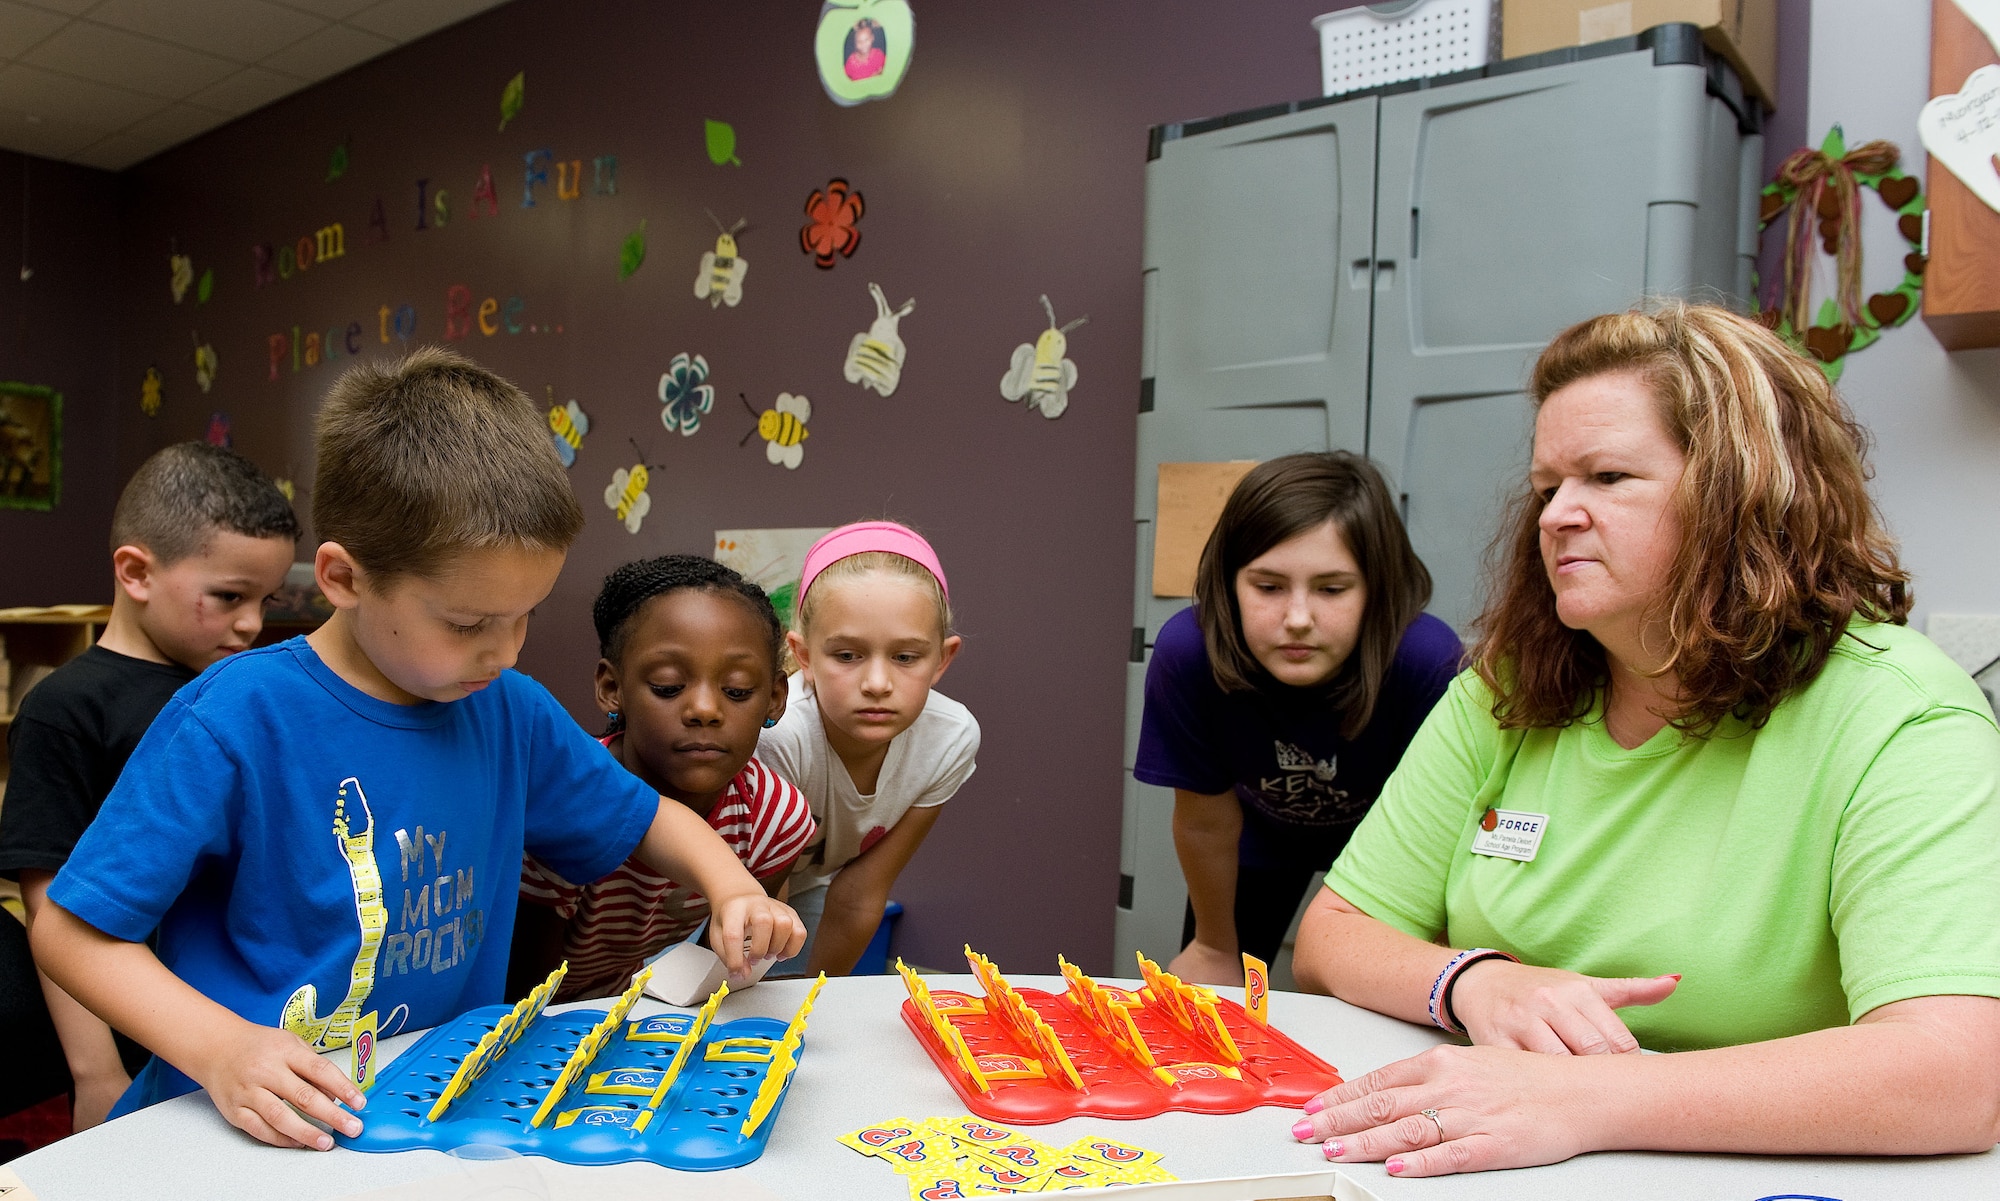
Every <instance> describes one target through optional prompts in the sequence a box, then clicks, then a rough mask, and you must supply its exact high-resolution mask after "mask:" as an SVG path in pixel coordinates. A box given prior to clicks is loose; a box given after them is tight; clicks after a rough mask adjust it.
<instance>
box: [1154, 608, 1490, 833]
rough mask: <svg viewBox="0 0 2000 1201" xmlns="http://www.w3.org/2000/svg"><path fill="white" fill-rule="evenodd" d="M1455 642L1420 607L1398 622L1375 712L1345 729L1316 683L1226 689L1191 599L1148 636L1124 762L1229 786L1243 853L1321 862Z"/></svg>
mask: <svg viewBox="0 0 2000 1201" xmlns="http://www.w3.org/2000/svg"><path fill="white" fill-rule="evenodd" d="M1463 653H1464V648H1463V647H1461V646H1460V645H1459V641H1458V635H1456V634H1454V633H1452V631H1451V627H1450V626H1448V625H1446V624H1445V623H1444V622H1442V621H1440V620H1438V619H1437V618H1435V617H1432V616H1431V615H1430V614H1428V613H1423V614H1419V615H1418V617H1417V619H1416V620H1415V621H1413V622H1411V623H1410V628H1409V629H1407V630H1405V631H1404V632H1403V641H1402V643H1401V644H1400V645H1399V646H1398V647H1397V648H1396V658H1395V661H1394V662H1393V663H1391V664H1390V667H1389V674H1388V675H1387V676H1386V677H1384V679H1383V681H1382V691H1381V694H1380V695H1379V696H1378V697H1377V699H1376V702H1375V712H1374V715H1373V716H1371V717H1370V718H1369V721H1368V725H1367V727H1366V728H1364V729H1363V730H1362V731H1361V733H1360V735H1359V736H1358V737H1356V738H1355V739H1353V740H1352V741H1349V740H1348V739H1345V738H1342V737H1341V736H1340V714H1339V713H1338V712H1337V711H1336V710H1335V709H1334V708H1333V707H1332V705H1330V704H1329V703H1328V702H1327V701H1326V700H1325V699H1324V698H1323V697H1321V696H1319V695H1318V694H1316V693H1314V692H1312V691H1309V690H1305V689H1294V688H1289V687H1285V686H1282V685H1270V686H1267V687H1266V688H1263V689H1259V690H1257V691H1253V692H1236V693H1225V692H1223V691H1222V689H1221V688H1219V687H1217V686H1216V683H1215V676H1214V674H1213V673H1212V672H1211V671H1210V670H1209V665H1208V648H1207V647H1206V646H1205V645H1204V644H1203V642H1202V637H1201V625H1200V624H1199V623H1198V622H1196V621H1195V616H1194V609H1193V608H1192V607H1189V608H1186V609H1183V610H1181V611H1180V612H1179V613H1176V614H1174V615H1173V616H1172V617H1170V618H1168V619H1167V622H1166V624H1165V625H1163V626H1161V627H1160V635H1159V637H1158V638H1157V639H1155V640H1154V643H1153V661H1152V662H1151V663H1150V664H1149V665H1148V666H1147V668H1146V709H1145V716H1144V717H1143V718H1142V719H1141V721H1140V726H1139V757H1138V762H1137V764H1136V765H1135V767H1134V768H1133V773H1132V774H1133V775H1135V776H1137V777H1138V778H1139V779H1140V780H1142V781H1144V782H1145V783H1147V784H1157V785H1159V786H1161V787H1163V788H1182V789H1186V790H1187V791H1189V792H1197V793H1202V794H1204V795H1209V796H1213V795H1215V794H1217V793H1223V792H1228V791H1230V790H1231V789H1234V790H1235V792H1236V796H1237V798H1238V799H1239V800H1241V801H1242V802H1243V839H1242V843H1241V850H1240V858H1241V861H1242V862H1243V863H1245V864H1250V865H1256V866H1270V867H1275V866H1281V865H1293V866H1304V867H1313V868H1318V867H1323V866H1325V865H1326V864H1327V863H1330V862H1331V861H1332V857H1333V855H1334V854H1335V853H1336V852H1338V851H1339V849H1340V848H1341V847H1342V846H1343V845H1345V844H1346V842H1347V836H1348V835H1349V834H1351V833H1353V832H1354V827H1355V825H1356V824H1357V823H1359V822H1360V821H1361V818H1362V817H1363V816H1364V815H1365V814H1366V813H1367V812H1368V807H1369V806H1370V805H1372V804H1374V803H1375V798H1376V797H1377V796H1379V795H1381V792H1382V783H1383V781H1385V780H1387V779H1388V778H1389V773H1390V772H1392V771H1394V770H1395V769H1396V764H1397V762H1398V761H1399V760H1401V759H1402V757H1403V748H1405V747H1407V746H1409V745H1410V739H1411V738H1413V737H1415V736H1416V733H1417V727H1418V726H1420V725H1422V724H1423V721H1424V718H1425V717H1426V716H1427V715H1428V714H1429V713H1430V711H1431V706H1433V705H1435V704H1436V703H1437V701H1438V698H1439V697H1441V696H1443V695H1444V690H1445V686H1446V685H1447V684H1449V683H1450V682H1451V679H1452V677H1453V676H1455V675H1457V674H1458V670H1459V660H1460V657H1461V656H1462V654H1463Z"/></svg>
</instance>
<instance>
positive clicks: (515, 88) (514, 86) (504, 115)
mask: <svg viewBox="0 0 2000 1201" xmlns="http://www.w3.org/2000/svg"><path fill="white" fill-rule="evenodd" d="M527 100H528V73H527V72H526V71H516V72H515V73H514V78H512V79H510V80H508V81H507V86H506V87H504V88H502V89H500V132H501V133H505V132H507V122H509V121H512V120H513V119H514V118H516V117H518V116H520V115H521V106H522V105H523V104H526V103H527Z"/></svg>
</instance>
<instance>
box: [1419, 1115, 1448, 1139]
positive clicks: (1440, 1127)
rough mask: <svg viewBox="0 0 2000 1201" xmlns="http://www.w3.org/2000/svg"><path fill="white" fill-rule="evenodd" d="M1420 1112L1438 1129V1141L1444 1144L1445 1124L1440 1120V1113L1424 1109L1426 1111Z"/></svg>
mask: <svg viewBox="0 0 2000 1201" xmlns="http://www.w3.org/2000/svg"><path fill="white" fill-rule="evenodd" d="M1418 1112H1419V1113H1421V1114H1423V1115H1424V1116H1425V1117H1427V1118H1429V1119H1430V1120H1431V1125H1433V1126H1436V1127H1437V1128H1438V1141H1439V1142H1444V1141H1445V1138H1444V1123H1443V1122H1440V1121H1439V1120H1438V1111H1437V1110H1435V1109H1424V1110H1419V1111H1418Z"/></svg>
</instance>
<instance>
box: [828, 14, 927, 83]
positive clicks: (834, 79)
mask: <svg viewBox="0 0 2000 1201" xmlns="http://www.w3.org/2000/svg"><path fill="white" fill-rule="evenodd" d="M916 33H917V19H916V16H915V15H914V14H913V13H911V11H910V4H909V0H826V2H825V3H824V4H822V5H821V6H820V10H819V29H818V31H817V32H816V33H815V34H814V35H813V58H814V60H815V61H817V62H818V63H819V81H820V83H821V84H822V85H824V86H825V88H826V94H827V95H828V96H829V97H831V98H832V100H833V102H834V103H835V104H840V105H850V106H851V105H856V104H861V103H863V102H864V101H869V100H886V99H888V98H889V97H890V96H892V95H894V94H895V91H896V88H897V87H898V86H899V85H900V84H901V83H902V82H903V75H904V73H905V72H907V71H908V70H909V69H910V51H911V48H912V47H913V45H914V44H915V41H916Z"/></svg>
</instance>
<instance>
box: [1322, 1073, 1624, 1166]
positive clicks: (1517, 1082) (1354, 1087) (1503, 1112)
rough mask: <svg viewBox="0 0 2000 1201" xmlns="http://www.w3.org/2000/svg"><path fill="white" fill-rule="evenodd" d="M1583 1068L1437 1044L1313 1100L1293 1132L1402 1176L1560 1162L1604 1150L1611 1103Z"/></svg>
mask: <svg viewBox="0 0 2000 1201" xmlns="http://www.w3.org/2000/svg"><path fill="white" fill-rule="evenodd" d="M1579 1070H1582V1071H1589V1067H1588V1066H1587V1065H1586V1064H1585V1063H1583V1062H1580V1061H1578V1060H1575V1059H1568V1058H1563V1059H1556V1058H1552V1057H1550V1056H1547V1055H1535V1054H1531V1053H1527V1052H1523V1051H1517V1050H1506V1049H1502V1048H1499V1047H1456V1046H1441V1047H1433V1048H1431V1049H1430V1050H1428V1051H1425V1052H1423V1053H1422V1054H1420V1055H1413V1056H1411V1057H1410V1058H1408V1059H1404V1060H1399V1061H1397V1062H1396V1063H1392V1064H1390V1065H1389V1066H1387V1067H1385V1068H1381V1069H1379V1070H1377V1071H1373V1072H1370V1073H1368V1074H1367V1075H1366V1076H1363V1077H1362V1078H1361V1079H1359V1080H1350V1081H1348V1082H1347V1083H1345V1084H1342V1085H1340V1086H1339V1087H1338V1088H1332V1089H1328V1090H1327V1091H1326V1092H1323V1093H1321V1094H1320V1095H1319V1096H1317V1097H1314V1098H1313V1099H1312V1100H1311V1101H1308V1102H1306V1111H1307V1114H1308V1116H1307V1117H1306V1118H1305V1119H1304V1120H1302V1121H1300V1122H1299V1123H1298V1124H1297V1125H1296V1126H1294V1127H1293V1128H1292V1135H1293V1137H1294V1138H1297V1139H1298V1140H1299V1141H1301V1142H1317V1143H1322V1144H1323V1145H1324V1151H1325V1154H1326V1157H1327V1159H1329V1160H1331V1161H1332V1162H1334V1163H1378V1162H1384V1161H1386V1163H1384V1166H1385V1167H1387V1168H1388V1170H1389V1172H1390V1173H1391V1174H1392V1175H1396V1176H1441V1175H1445V1174H1448V1173H1452V1172H1483V1171H1487V1170H1489V1169H1493V1168H1525V1167H1533V1166H1535V1165H1537V1164H1547V1163H1559V1162H1561V1161H1562V1160H1565V1159H1568V1158H1569V1157H1571V1156H1572V1155H1578V1154H1581V1153H1582V1152H1585V1151H1591V1150H1597V1149H1599V1148H1600V1147H1602V1146H1604V1145H1605V1143H1604V1142H1603V1141H1602V1136H1601V1134H1600V1132H1599V1131H1598V1129H1597V1127H1596V1125H1595V1120H1596V1117H1597V1115H1598V1114H1599V1113H1601V1112H1602V1111H1603V1110H1605V1109H1607V1108H1609V1107H1608V1106H1605V1105H1601V1104H1599V1103H1598V1102H1597V1101H1596V1100H1595V1099H1594V1097H1595V1092H1596V1090H1594V1089H1587V1088H1584V1087H1579V1085H1580V1083H1581V1082H1580V1081H1579V1079H1578V1074H1579ZM1426 1109H1429V1110H1434V1111H1435V1112H1436V1114H1437V1118H1436V1120H1435V1121H1433V1120H1432V1119H1431V1118H1429V1117H1427V1116H1425V1114H1424V1111H1425V1110H1426Z"/></svg>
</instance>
